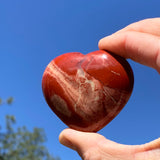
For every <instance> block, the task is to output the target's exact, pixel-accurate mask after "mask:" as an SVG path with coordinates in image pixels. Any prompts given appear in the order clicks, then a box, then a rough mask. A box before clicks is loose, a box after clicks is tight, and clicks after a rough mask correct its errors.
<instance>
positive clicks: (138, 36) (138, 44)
mask: <svg viewBox="0 0 160 160" xmlns="http://www.w3.org/2000/svg"><path fill="white" fill-rule="evenodd" d="M99 48H100V49H104V50H107V51H110V52H113V53H115V54H117V55H120V56H122V57H125V58H130V59H132V60H134V61H136V62H139V63H141V64H144V65H147V66H150V67H153V68H155V69H156V70H157V71H158V72H159V73H160V37H158V36H155V35H152V34H148V33H141V32H137V31H125V32H119V33H115V34H113V35H111V36H108V37H105V38H103V39H101V40H100V41H99Z"/></svg>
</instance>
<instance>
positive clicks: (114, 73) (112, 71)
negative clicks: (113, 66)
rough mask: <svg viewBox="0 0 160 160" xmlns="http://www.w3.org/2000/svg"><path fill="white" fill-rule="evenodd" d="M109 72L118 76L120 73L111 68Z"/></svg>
mask: <svg viewBox="0 0 160 160" xmlns="http://www.w3.org/2000/svg"><path fill="white" fill-rule="evenodd" d="M111 72H112V73H113V74H115V75H117V76H120V75H121V74H120V73H117V72H115V71H113V70H111Z"/></svg>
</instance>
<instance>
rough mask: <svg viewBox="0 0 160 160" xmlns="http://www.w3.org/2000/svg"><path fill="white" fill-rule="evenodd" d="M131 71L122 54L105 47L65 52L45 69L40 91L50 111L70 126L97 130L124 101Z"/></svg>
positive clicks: (128, 87) (118, 109) (128, 89)
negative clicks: (109, 51)
mask: <svg viewBox="0 0 160 160" xmlns="http://www.w3.org/2000/svg"><path fill="white" fill-rule="evenodd" d="M133 81H134V80H133V72H132V69H131V67H130V65H129V63H128V62H127V61H126V60H125V59H124V58H122V57H119V56H117V55H114V54H110V53H108V52H106V51H104V50H99V51H95V52H91V53H89V54H87V55H83V54H81V53H78V52H72V53H66V54H63V55H61V56H58V57H57V58H55V59H54V60H52V61H51V62H50V63H49V64H48V66H47V68H46V69H45V71H44V74H43V78H42V90H43V93H44V96H45V99H46V101H47V103H48V105H49V106H50V108H51V109H52V110H53V112H54V113H55V114H56V115H57V116H58V117H59V118H60V119H61V120H62V121H63V122H64V123H65V124H66V125H68V126H69V127H70V128H73V129H76V130H80V131H87V132H96V131H98V130H100V129H102V128H103V127H104V126H105V125H107V124H108V123H109V122H110V121H111V120H112V119H113V118H114V117H115V116H117V114H118V113H119V112H120V111H121V109H122V108H123V107H124V106H125V104H126V103H127V101H128V99H129V97H130V95H131V92H132V88H133Z"/></svg>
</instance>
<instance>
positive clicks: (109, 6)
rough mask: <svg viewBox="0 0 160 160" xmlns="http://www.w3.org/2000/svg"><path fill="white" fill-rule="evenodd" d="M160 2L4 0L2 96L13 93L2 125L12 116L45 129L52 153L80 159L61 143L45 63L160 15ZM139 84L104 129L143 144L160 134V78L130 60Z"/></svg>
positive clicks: (0, 117) (0, 19) (0, 11)
mask: <svg viewBox="0 0 160 160" xmlns="http://www.w3.org/2000/svg"><path fill="white" fill-rule="evenodd" d="M159 6H160V1H159V0H152V1H146V0H141V1H138V0H135V1H129V0H128V1H127V0H121V1H118V0H112V1H107V0H101V1H97V0H92V1H91V0H79V1H78V0H76V1H75V0H68V1H67V0H45V1H44V0H14V1H13V0H5V1H1V2H0V75H1V76H0V97H1V98H3V99H6V98H7V97H9V96H13V97H14V99H15V100H14V103H13V105H12V106H11V107H9V106H4V107H3V108H2V107H0V124H3V123H4V115H5V114H13V115H15V116H16V119H17V126H23V125H26V126H27V127H28V128H29V129H32V128H33V127H40V128H44V129H45V132H46V135H47V139H48V141H47V143H46V145H47V147H48V149H49V151H50V152H51V153H52V154H53V155H55V156H60V157H61V159H62V160H66V159H74V160H80V158H79V156H78V155H77V153H75V152H74V151H72V150H70V149H68V148H66V147H64V146H62V145H61V144H60V143H59V141H58V135H59V133H60V132H61V131H62V130H63V129H64V128H66V125H64V124H63V123H62V122H61V121H60V120H59V119H58V118H57V117H56V116H55V115H54V114H53V113H52V111H51V110H50V108H49V107H48V106H47V104H46V102H45V100H44V97H43V94H42V89H41V79H42V74H43V71H44V69H45V67H46V65H47V64H48V63H49V62H50V61H51V60H52V59H53V58H55V57H56V56H58V55H61V54H63V53H66V52H73V51H76V52H82V53H84V54H87V53H88V52H91V51H94V50H98V46H97V44H98V41H99V39H101V38H102V37H104V36H107V35H109V34H112V33H113V32H115V31H117V30H119V29H121V28H123V27H125V26H126V25H128V24H130V23H132V22H135V21H138V20H141V19H145V18H152V17H159V16H160V10H159ZM128 61H129V63H130V64H131V66H132V68H133V71H134V76H135V84H134V89H133V93H132V96H131V98H130V100H129V102H128V103H127V105H126V106H125V108H124V109H123V110H122V112H121V113H120V114H119V115H118V116H117V117H116V118H115V119H114V120H113V121H112V122H111V123H109V124H108V125H107V126H106V127H105V128H103V129H102V130H101V131H99V133H100V134H102V135H104V136H105V137H106V138H109V139H111V140H114V141H116V142H119V143H124V144H141V143H145V142H148V141H151V140H153V139H156V138H158V137H159V136H160V127H159V122H160V117H159V113H160V94H159V90H160V83H159V82H160V76H159V75H158V73H157V72H156V71H154V70H153V69H151V68H149V67H145V66H142V65H140V64H138V63H136V62H133V61H131V60H128Z"/></svg>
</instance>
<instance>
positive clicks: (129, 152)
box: [59, 18, 160, 160]
mask: <svg viewBox="0 0 160 160" xmlns="http://www.w3.org/2000/svg"><path fill="white" fill-rule="evenodd" d="M99 48H100V49H104V50H107V51H110V52H113V53H115V54H118V55H120V56H122V57H125V58H131V59H132V60H134V61H136V62H139V63H141V64H144V65H147V66H150V67H152V68H155V69H156V70H157V71H158V72H159V73H160V18H153V19H146V20H143V21H139V22H136V23H133V24H131V25H129V26H127V27H125V28H124V29H122V30H120V31H118V32H116V33H114V34H113V35H111V36H108V37H105V38H103V39H101V40H100V42H99ZM59 141H60V142H61V143H62V144H63V145H65V146H67V147H69V148H71V149H73V150H76V151H77V152H78V153H79V155H80V156H81V157H82V159H83V160H159V159H160V138H159V139H157V140H154V141H152V142H150V143H147V144H143V145H123V144H118V143H116V142H113V141H110V140H108V139H106V138H105V137H103V136H102V135H100V134H97V133H88V132H80V131H75V130H72V129H65V130H64V131H62V132H61V134H60V136H59Z"/></svg>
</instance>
